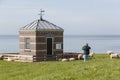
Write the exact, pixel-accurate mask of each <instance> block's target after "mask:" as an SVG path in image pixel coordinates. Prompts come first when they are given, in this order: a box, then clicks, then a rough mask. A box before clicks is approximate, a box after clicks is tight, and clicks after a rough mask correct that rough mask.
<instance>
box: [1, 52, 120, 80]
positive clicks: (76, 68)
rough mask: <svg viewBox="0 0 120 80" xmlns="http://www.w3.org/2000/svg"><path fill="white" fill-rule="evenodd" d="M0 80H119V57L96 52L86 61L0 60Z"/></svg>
mask: <svg viewBox="0 0 120 80" xmlns="http://www.w3.org/2000/svg"><path fill="white" fill-rule="evenodd" d="M0 80H120V59H112V60H111V59H109V56H108V55H106V54H96V55H95V56H94V57H93V58H92V59H90V60H89V61H87V62H83V60H77V61H71V62H60V61H59V62H57V61H53V62H37V63H22V62H7V61H2V60H1V61H0Z"/></svg>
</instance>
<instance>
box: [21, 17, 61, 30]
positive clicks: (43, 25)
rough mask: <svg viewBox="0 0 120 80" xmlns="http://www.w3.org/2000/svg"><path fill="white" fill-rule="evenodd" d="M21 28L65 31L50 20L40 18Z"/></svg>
mask: <svg viewBox="0 0 120 80" xmlns="http://www.w3.org/2000/svg"><path fill="white" fill-rule="evenodd" d="M20 30H36V31H39V30H58V31H63V29H62V28H60V27H58V26H56V25H55V24H53V23H50V22H48V21H47V20H43V19H38V20H35V21H33V22H31V23H30V24H27V25H26V26H24V27H22V28H21V29H20Z"/></svg>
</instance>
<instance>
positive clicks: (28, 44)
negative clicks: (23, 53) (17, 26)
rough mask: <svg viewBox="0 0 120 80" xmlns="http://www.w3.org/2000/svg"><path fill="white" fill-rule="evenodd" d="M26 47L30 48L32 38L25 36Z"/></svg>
mask: <svg viewBox="0 0 120 80" xmlns="http://www.w3.org/2000/svg"><path fill="white" fill-rule="evenodd" d="M25 49H30V38H25Z"/></svg>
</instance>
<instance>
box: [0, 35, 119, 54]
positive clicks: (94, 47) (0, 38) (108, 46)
mask: <svg viewBox="0 0 120 80" xmlns="http://www.w3.org/2000/svg"><path fill="white" fill-rule="evenodd" d="M86 43H88V44H89V46H90V47H91V49H90V52H95V53H98V54H105V53H106V52H107V51H108V50H110V51H113V52H116V53H120V35H65V36H64V52H75V53H82V52H83V50H82V47H83V46H84V45H85V44H86ZM17 52H19V35H0V53H17Z"/></svg>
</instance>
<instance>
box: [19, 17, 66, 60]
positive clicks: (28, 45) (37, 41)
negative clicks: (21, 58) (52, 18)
mask: <svg viewBox="0 0 120 80" xmlns="http://www.w3.org/2000/svg"><path fill="white" fill-rule="evenodd" d="M63 32H64V30H63V29H62V28H60V27H58V26H56V25H55V24H53V23H51V22H49V21H47V20H44V19H43V18H42V15H41V16H40V19H38V20H35V21H33V22H31V23H29V24H27V25H26V26H24V27H22V28H20V30H19V39H20V54H21V55H33V56H35V57H36V59H35V61H39V60H40V59H39V58H40V56H42V55H44V56H45V55H46V56H47V55H50V56H52V55H56V54H63Z"/></svg>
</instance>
